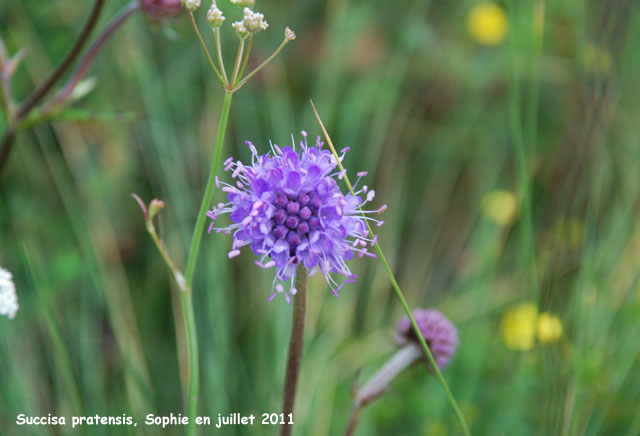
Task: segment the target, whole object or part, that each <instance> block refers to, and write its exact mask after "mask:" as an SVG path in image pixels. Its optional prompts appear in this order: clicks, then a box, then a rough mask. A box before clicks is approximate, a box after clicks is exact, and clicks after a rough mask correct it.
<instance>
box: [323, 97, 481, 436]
mask: <svg viewBox="0 0 640 436" xmlns="http://www.w3.org/2000/svg"><path fill="white" fill-rule="evenodd" d="M311 107H312V108H313V112H314V113H315V115H316V118H317V119H318V123H319V124H320V128H321V130H322V133H323V134H324V137H325V139H326V140H327V144H328V145H329V148H330V149H331V152H332V153H333V156H334V157H335V159H336V161H337V163H338V168H339V169H340V171H344V166H343V165H342V162H341V161H340V158H339V156H338V152H337V151H336V149H335V147H334V146H333V142H331V138H330V137H329V134H328V133H327V129H325V127H324V124H323V123H322V120H321V119H320V115H318V111H317V110H316V107H315V105H314V104H313V101H312V102H311ZM344 181H345V183H346V185H347V188H349V191H353V186H352V185H351V182H350V181H349V177H348V176H347V175H346V174H345V176H344ZM361 212H362V211H361ZM362 216H363V217H365V215H364V213H362ZM365 221H366V223H367V230H369V235H370V236H371V237H373V236H374V235H375V233H374V232H373V229H372V228H371V225H370V224H369V221H368V220H365ZM375 249H376V253H377V254H378V258H379V259H380V261H381V262H382V265H383V266H384V270H385V272H386V273H387V277H388V278H389V281H390V282H391V286H392V287H393V290H394V291H395V293H396V297H397V298H398V300H399V301H400V305H401V306H402V308H403V309H404V311H405V313H406V314H407V316H408V317H409V320H410V321H411V327H412V328H413V331H414V332H415V334H416V337H417V338H418V340H419V341H420V346H421V347H422V350H423V351H424V354H425V355H426V356H427V359H428V360H429V363H431V367H432V368H433V372H434V374H435V375H436V378H437V379H438V381H439V382H440V384H441V385H442V388H443V389H444V391H445V393H446V394H447V398H448V400H449V404H451V407H452V408H453V411H454V412H455V414H456V417H457V418H458V421H459V422H460V426H461V427H462V431H463V432H464V434H465V435H467V436H470V435H471V433H470V432H469V427H468V426H467V423H466V421H465V420H464V416H463V415H462V411H461V410H460V407H459V406H458V403H457V402H456V399H455V398H454V396H453V394H452V393H451V389H449V385H448V384H447V382H446V380H445V379H444V377H443V376H442V372H440V368H438V364H437V363H436V360H435V359H434V358H433V354H432V353H431V350H430V349H429V347H428V346H427V343H426V341H425V340H424V337H423V336H422V333H420V328H419V327H418V324H417V323H416V320H415V318H414V317H413V313H411V308H410V307H409V304H408V303H407V299H406V298H405V297H404V294H403V292H402V290H401V289H400V285H398V282H397V281H396V278H395V277H394V275H393V272H392V271H391V267H390V266H389V262H387V258H386V257H385V256H384V253H383V252H382V248H380V244H379V243H378V242H376V243H375Z"/></svg>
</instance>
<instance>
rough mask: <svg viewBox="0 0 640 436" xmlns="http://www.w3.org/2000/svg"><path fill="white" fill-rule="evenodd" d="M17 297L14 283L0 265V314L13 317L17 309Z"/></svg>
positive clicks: (11, 277)
mask: <svg viewBox="0 0 640 436" xmlns="http://www.w3.org/2000/svg"><path fill="white" fill-rule="evenodd" d="M18 307H19V306H18V297H17V296H16V285H15V284H14V283H13V276H12V275H11V273H10V272H9V271H7V270H6V269H3V268H2V267H0V315H5V316H8V317H9V319H13V318H15V316H16V312H17V311H18Z"/></svg>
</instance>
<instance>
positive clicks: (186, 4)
mask: <svg viewBox="0 0 640 436" xmlns="http://www.w3.org/2000/svg"><path fill="white" fill-rule="evenodd" d="M182 7H183V8H185V9H186V10H188V11H189V12H194V11H195V10H196V9H198V8H199V7H200V0H182Z"/></svg>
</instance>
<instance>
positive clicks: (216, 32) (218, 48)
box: [213, 27, 229, 84]
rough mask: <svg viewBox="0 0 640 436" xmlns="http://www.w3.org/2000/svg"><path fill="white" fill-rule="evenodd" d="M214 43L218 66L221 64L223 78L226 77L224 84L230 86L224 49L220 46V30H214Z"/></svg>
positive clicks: (217, 28)
mask: <svg viewBox="0 0 640 436" xmlns="http://www.w3.org/2000/svg"><path fill="white" fill-rule="evenodd" d="M213 42H214V44H215V46H216V54H217V55H218V64H220V70H221V71H222V77H224V83H226V84H229V79H228V78H227V72H226V71H225V69H224V61H223V60H222V47H221V46H220V28H219V27H216V28H215V29H213Z"/></svg>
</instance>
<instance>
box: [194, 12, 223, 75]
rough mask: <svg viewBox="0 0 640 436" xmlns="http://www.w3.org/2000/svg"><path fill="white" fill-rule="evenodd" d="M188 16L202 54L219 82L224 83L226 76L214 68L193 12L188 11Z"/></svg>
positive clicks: (214, 65)
mask: <svg viewBox="0 0 640 436" xmlns="http://www.w3.org/2000/svg"><path fill="white" fill-rule="evenodd" d="M189 18H190V19H191V24H192V25H193V29H194V30H195V31H196V35H198V40H200V45H201V46H202V50H203V51H204V54H205V55H206V56H207V60H208V61H209V65H210V66H211V69H212V70H213V72H214V73H215V75H216V76H217V77H218V80H220V82H221V83H222V84H223V85H226V84H227V77H226V75H225V77H224V78H223V77H222V75H220V71H218V69H217V68H216V64H215V62H213V58H212V57H211V53H209V49H208V48H207V44H205V42H204V39H202V35H201V34H200V30H199V29H198V24H197V23H196V19H195V18H194V17H193V12H189ZM223 71H224V69H223Z"/></svg>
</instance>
